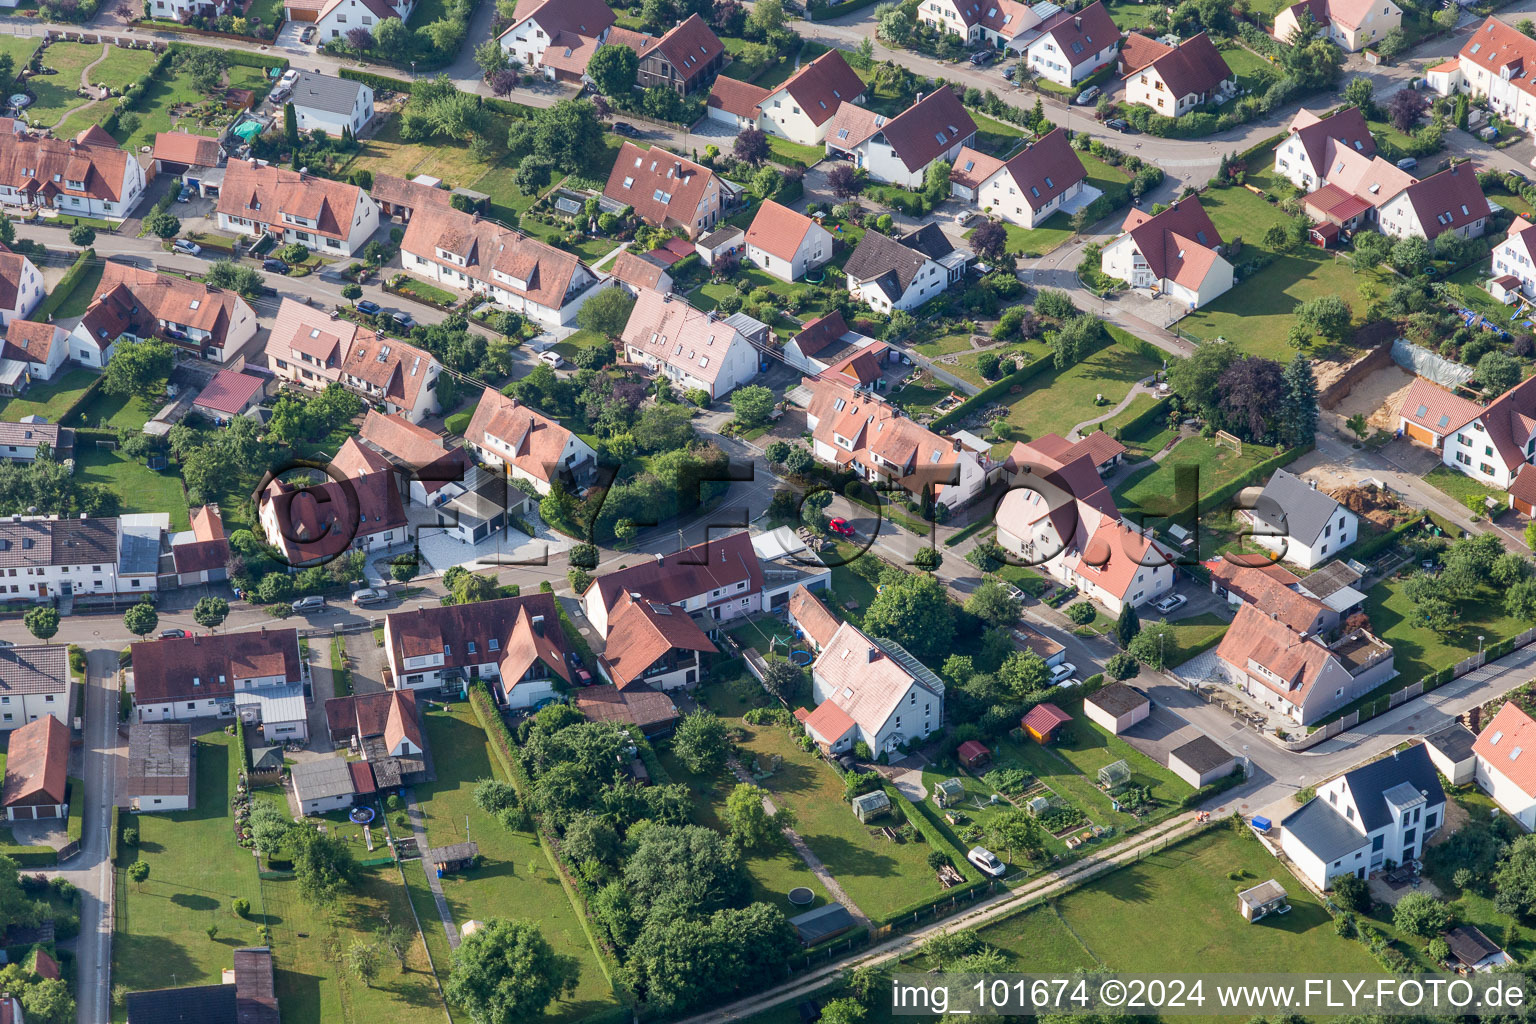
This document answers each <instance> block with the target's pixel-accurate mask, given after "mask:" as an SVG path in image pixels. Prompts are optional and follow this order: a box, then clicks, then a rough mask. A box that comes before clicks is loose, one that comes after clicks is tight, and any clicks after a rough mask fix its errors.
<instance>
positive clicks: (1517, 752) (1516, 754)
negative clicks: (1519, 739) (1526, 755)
mask: <svg viewBox="0 0 1536 1024" xmlns="http://www.w3.org/2000/svg"><path fill="white" fill-rule="evenodd" d="M1520 749H1521V748H1519V747H1516V748H1515V749H1514V750H1511V751H1510V752H1509V759H1510V760H1511V761H1513V760H1514V759H1515V758H1517V757H1519V756H1520Z"/></svg>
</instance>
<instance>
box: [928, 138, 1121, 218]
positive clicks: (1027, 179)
mask: <svg viewBox="0 0 1536 1024" xmlns="http://www.w3.org/2000/svg"><path fill="white" fill-rule="evenodd" d="M949 180H950V191H951V193H953V194H954V195H956V196H959V197H960V198H962V199H969V200H971V201H972V202H974V203H975V204H976V205H977V206H978V207H980V208H981V210H982V212H983V213H985V214H987V215H988V216H991V217H997V218H998V219H1000V220H1004V221H1007V222H1008V223H1010V224H1017V225H1019V227H1022V228H1033V227H1035V226H1037V225H1039V224H1041V223H1043V222H1044V221H1046V220H1047V219H1049V218H1050V217H1051V216H1053V215H1054V214H1056V213H1057V212H1059V211H1061V210H1063V209H1065V208H1067V207H1068V206H1069V205H1076V204H1075V203H1074V200H1078V197H1079V196H1083V193H1084V190H1085V188H1086V189H1087V191H1088V192H1090V193H1091V195H1088V196H1083V198H1082V200H1080V202H1091V201H1092V200H1093V199H1096V198H1098V196H1099V194H1100V193H1099V191H1098V190H1097V189H1095V188H1093V187H1092V186H1088V185H1086V182H1087V180H1088V171H1087V169H1086V168H1084V167H1083V161H1082V160H1081V159H1080V158H1079V157H1078V155H1077V153H1076V151H1074V150H1073V149H1072V144H1071V143H1070V142H1068V141H1067V133H1066V131H1065V130H1063V129H1061V128H1056V129H1054V130H1052V131H1051V132H1049V133H1048V134H1046V135H1045V136H1043V137H1041V138H1040V139H1037V140H1036V141H1035V142H1033V143H1031V144H1030V145H1028V146H1026V147H1024V148H1023V149H1021V150H1019V152H1017V153H1015V154H1014V155H1013V156H1011V157H1009V158H1008V159H1007V160H1000V159H998V158H997V157H994V156H988V155H987V154H985V153H982V152H980V151H978V150H974V149H971V148H970V147H969V146H967V147H965V148H964V149H962V150H961V151H960V153H959V155H958V156H956V157H955V163H954V167H953V169H952V170H951V171H950V174H949Z"/></svg>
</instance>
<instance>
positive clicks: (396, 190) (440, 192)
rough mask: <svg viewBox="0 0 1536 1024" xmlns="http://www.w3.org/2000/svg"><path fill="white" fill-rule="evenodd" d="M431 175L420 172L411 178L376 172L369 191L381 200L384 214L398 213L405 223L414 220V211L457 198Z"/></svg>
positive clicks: (441, 204)
mask: <svg viewBox="0 0 1536 1024" xmlns="http://www.w3.org/2000/svg"><path fill="white" fill-rule="evenodd" d="M436 180H437V179H435V178H432V177H431V176H430V175H418V176H417V177H416V178H411V179H410V180H407V179H405V178H399V177H396V176H395V175H393V174H382V173H375V174H374V176H373V187H372V188H371V189H369V190H368V194H369V195H370V196H372V197H373V201H374V202H376V203H378V204H379V214H380V215H381V216H383V217H397V218H399V220H400V222H401V223H402V224H406V223H409V222H410V219H411V214H413V213H415V212H416V211H417V210H419V209H422V208H423V207H431V208H434V209H435V208H439V207H444V206H448V205H449V204H450V203H452V202H453V193H452V192H450V191H448V189H446V188H442V187H440V186H439V185H434V184H431V182H433V181H436Z"/></svg>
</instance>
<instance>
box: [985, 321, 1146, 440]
mask: <svg viewBox="0 0 1536 1024" xmlns="http://www.w3.org/2000/svg"><path fill="white" fill-rule="evenodd" d="M1162 365H1163V364H1162V360H1161V359H1154V358H1152V357H1151V356H1147V355H1144V354H1142V353H1140V352H1136V351H1134V350H1132V349H1131V348H1129V347H1127V346H1124V345H1117V344H1108V345H1105V346H1103V347H1102V348H1100V349H1099V350H1098V351H1097V352H1094V353H1093V354H1092V355H1090V356H1088V357H1087V358H1086V359H1083V360H1082V361H1080V362H1078V363H1075V364H1073V365H1072V366H1069V367H1067V368H1066V369H1065V370H1055V369H1052V370H1048V371H1047V372H1045V373H1042V374H1040V375H1039V376H1037V377H1036V378H1035V379H1034V380H1032V381H1030V383H1029V390H1027V391H1025V392H1023V393H1022V394H1020V395H1019V396H1018V397H1016V398H1014V399H1013V400H1012V401H1011V402H1010V403H1009V406H1008V422H1009V424H1010V425H1012V427H1013V428H1014V434H1015V436H1016V437H1017V438H1018V439H1019V440H1024V441H1027V440H1032V439H1034V438H1037V437H1040V436H1041V435H1043V434H1050V433H1055V434H1060V435H1061V436H1063V437H1066V436H1067V435H1068V434H1069V433H1070V432H1071V430H1072V428H1073V427H1074V426H1076V425H1077V424H1079V423H1082V422H1084V421H1085V420H1091V419H1093V418H1095V417H1096V416H1103V415H1104V414H1105V413H1107V412H1109V411H1110V410H1111V409H1113V408H1114V407H1115V405H1116V404H1117V403H1119V402H1120V401H1122V400H1123V399H1124V398H1125V396H1126V394H1127V393H1129V392H1130V390H1131V386H1132V385H1133V384H1135V383H1136V382H1137V381H1139V380H1142V379H1143V378H1146V377H1150V376H1151V375H1152V374H1153V373H1155V372H1156V371H1158V370H1160V369H1162ZM1101 394H1102V395H1103V396H1104V398H1105V403H1104V404H1103V405H1095V404H1094V398H1095V396H1097V395H1101ZM1012 446H1013V442H1012V441H1004V442H1000V443H999V444H997V445H994V446H993V448H992V452H993V454H994V455H996V454H998V453H999V452H1003V453H1006V452H1007V450H1008V449H1009V448H1011V447H1012Z"/></svg>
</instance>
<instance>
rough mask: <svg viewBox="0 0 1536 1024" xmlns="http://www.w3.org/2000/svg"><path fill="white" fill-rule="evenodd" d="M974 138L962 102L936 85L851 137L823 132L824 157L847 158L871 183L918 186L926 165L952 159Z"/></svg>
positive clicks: (974, 128) (973, 124) (904, 186)
mask: <svg viewBox="0 0 1536 1024" xmlns="http://www.w3.org/2000/svg"><path fill="white" fill-rule="evenodd" d="M856 134H857V133H856ZM975 139H976V122H975V121H973V120H972V119H971V115H970V114H969V113H968V112H967V111H966V109H965V104H963V103H961V102H960V98H959V97H958V96H956V95H955V92H954V90H953V89H950V88H948V87H947V86H942V87H940V88H938V89H935V90H933V91H932V92H930V93H928V94H927V95H926V96H923V95H919V96H918V98H917V102H915V103H913V104H912V105H911V106H910V107H908V108H907V109H906V110H903V111H902V112H901V113H899V114H897V115H896V116H895V117H893V118H890V119H889V120H886V121H884V122H883V123H879V124H878V125H877V126H876V127H875V130H874V131H873V132H872V133H871V134H869V135H867V136H865V137H864V138H861V139H858V140H857V141H854V140H853V138H851V137H850V138H838V137H837V136H836V135H835V134H829V135H827V137H826V147H827V153H828V155H834V156H835V155H838V154H847V155H849V156H850V157H852V159H853V162H854V166H856V167H862V168H864V169H865V170H866V171H867V172H868V173H869V177H870V178H871V179H872V180H874V181H879V182H887V183H889V184H893V185H900V186H901V187H903V188H921V187H922V186H923V181H924V175H925V174H927V171H928V166H929V165H930V164H932V163H933V162H935V161H937V160H947V161H950V162H951V163H953V162H954V160H955V158H956V157H957V156H959V154H960V151H961V150H962V149H964V148H965V147H967V146H969V145H971V143H972V142H974V141H975Z"/></svg>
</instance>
